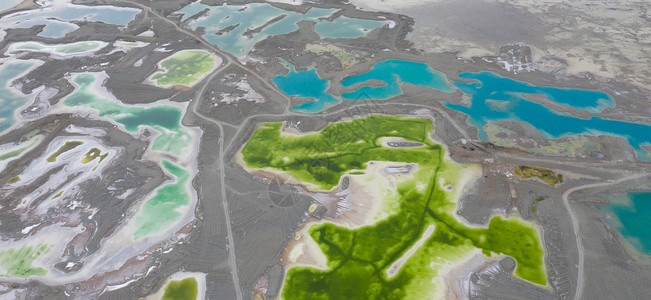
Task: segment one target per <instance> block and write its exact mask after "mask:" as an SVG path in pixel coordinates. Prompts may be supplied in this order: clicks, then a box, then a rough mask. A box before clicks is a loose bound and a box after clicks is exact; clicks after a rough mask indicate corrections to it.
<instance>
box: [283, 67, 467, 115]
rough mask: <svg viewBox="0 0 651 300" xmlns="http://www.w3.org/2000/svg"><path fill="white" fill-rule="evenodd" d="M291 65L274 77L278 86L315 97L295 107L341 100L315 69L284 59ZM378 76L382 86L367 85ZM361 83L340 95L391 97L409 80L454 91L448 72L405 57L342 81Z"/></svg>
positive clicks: (315, 107)
mask: <svg viewBox="0 0 651 300" xmlns="http://www.w3.org/2000/svg"><path fill="white" fill-rule="evenodd" d="M282 61H283V62H284V63H285V64H287V65H288V66H289V68H290V71H289V73H288V74H287V75H279V76H276V77H274V79H273V82H274V83H275V84H276V86H277V87H278V89H280V90H281V91H282V92H283V93H285V94H287V95H289V96H298V97H301V98H312V99H313V100H314V101H311V102H305V103H303V104H300V105H296V106H293V107H292V110H294V111H300V112H307V113H317V112H320V111H323V110H325V109H327V108H328V107H331V106H333V105H335V104H337V103H339V102H340V101H341V100H340V99H339V98H338V97H335V96H333V95H331V94H329V93H327V89H328V87H329V85H330V83H329V81H328V80H326V79H323V78H320V77H319V75H318V74H317V72H316V69H314V68H311V69H308V70H302V71H298V72H297V71H296V70H295V69H294V66H292V65H291V64H289V63H288V62H286V61H285V60H282ZM372 79H374V80H379V81H382V82H383V86H380V87H378V86H369V85H364V82H367V81H369V80H372ZM358 83H362V86H361V87H359V88H358V89H357V90H355V91H353V92H350V93H345V94H343V95H341V98H343V99H346V100H371V99H389V98H391V97H394V96H397V95H400V94H402V89H401V88H400V83H410V84H413V85H418V86H425V87H429V88H432V89H436V90H442V91H445V92H453V91H454V90H455V89H454V87H452V86H450V85H449V83H448V80H447V78H446V77H445V75H444V74H443V73H441V72H439V71H436V70H434V69H432V68H431V67H430V66H429V65H427V64H423V63H416V62H410V61H404V60H385V61H381V62H378V63H377V64H375V65H374V66H373V67H372V68H371V70H369V71H368V72H367V73H364V74H360V75H356V76H351V77H348V78H345V79H344V80H343V81H342V82H341V84H342V85H343V86H351V85H354V84H358Z"/></svg>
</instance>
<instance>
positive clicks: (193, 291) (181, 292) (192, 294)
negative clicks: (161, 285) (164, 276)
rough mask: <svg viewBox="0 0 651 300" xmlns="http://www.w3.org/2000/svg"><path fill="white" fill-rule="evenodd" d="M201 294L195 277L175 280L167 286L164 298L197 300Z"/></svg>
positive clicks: (169, 299)
mask: <svg viewBox="0 0 651 300" xmlns="http://www.w3.org/2000/svg"><path fill="white" fill-rule="evenodd" d="M198 294H199V285H198V284H197V280H196V279H194V278H186V279H183V280H178V281H177V280H175V281H172V282H170V284H169V285H167V287H166V288H165V294H163V298H162V300H196V299H197V295H198Z"/></svg>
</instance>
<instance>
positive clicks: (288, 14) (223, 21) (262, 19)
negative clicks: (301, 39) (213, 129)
mask: <svg viewBox="0 0 651 300" xmlns="http://www.w3.org/2000/svg"><path fill="white" fill-rule="evenodd" d="M204 9H209V10H210V12H209V14H208V15H207V16H206V17H202V18H199V19H198V20H196V21H190V26H191V27H192V29H196V28H197V27H200V26H202V27H205V34H204V35H203V38H204V39H205V40H206V41H208V42H209V43H211V44H213V45H216V46H217V47H219V48H220V49H221V50H223V51H226V52H228V53H231V54H233V55H235V56H236V57H240V58H241V57H244V56H245V55H246V54H247V53H248V52H249V51H251V49H253V46H254V45H255V44H256V43H257V42H259V41H262V40H264V39H265V38H267V37H269V36H274V35H281V34H286V33H290V32H293V31H296V30H298V25H297V24H296V23H297V22H299V21H301V20H306V21H312V22H315V23H316V24H315V26H314V30H315V31H316V33H318V34H319V35H321V36H322V37H324V38H356V37H362V36H365V35H366V34H367V33H368V32H369V31H371V30H373V29H375V28H379V27H382V26H384V22H382V21H376V20H365V19H352V18H346V17H338V18H336V19H334V21H332V22H331V21H326V20H322V19H321V18H326V17H328V16H330V15H331V14H333V13H334V12H336V11H337V10H336V9H323V8H314V7H313V8H311V9H310V10H308V11H307V13H305V14H301V13H297V12H292V11H286V10H282V9H279V8H275V7H273V6H271V5H269V4H266V3H250V4H247V5H222V6H208V5H204V4H201V3H199V1H197V2H193V3H191V4H189V5H186V6H185V7H183V8H182V9H180V10H179V11H177V12H178V13H182V14H183V20H185V19H187V18H189V17H191V16H193V15H196V14H197V13H198V12H201V11H203V10H204ZM283 16H284V17H283ZM276 17H278V18H280V17H282V19H280V20H277V21H276V22H273V23H271V24H269V25H267V26H266V27H264V28H260V26H263V25H265V23H267V22H269V21H270V20H272V19H274V18H276ZM230 26H233V27H232V28H231V30H230V31H226V30H225V29H226V28H229V27H230ZM256 28H260V30H259V32H252V31H250V30H251V29H256ZM220 30H221V32H220ZM247 31H248V33H247Z"/></svg>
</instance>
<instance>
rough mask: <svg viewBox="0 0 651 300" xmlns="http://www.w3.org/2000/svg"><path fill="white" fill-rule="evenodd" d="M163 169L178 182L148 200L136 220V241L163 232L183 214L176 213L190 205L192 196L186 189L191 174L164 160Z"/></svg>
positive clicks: (168, 185) (159, 190)
mask: <svg viewBox="0 0 651 300" xmlns="http://www.w3.org/2000/svg"><path fill="white" fill-rule="evenodd" d="M163 167H164V168H165V170H167V171H168V172H169V173H171V174H172V175H174V176H175V177H176V182H174V183H170V184H167V185H165V186H163V187H161V188H160V189H158V190H157V191H156V194H155V195H154V196H153V197H152V198H150V199H148V200H147V201H146V202H145V203H144V204H143V207H142V209H141V210H140V213H139V214H138V215H137V216H136V218H135V221H134V222H135V225H136V228H137V229H136V232H135V233H134V239H136V240H139V239H141V238H143V237H145V236H147V235H150V234H155V233H158V232H161V231H163V230H165V229H166V228H167V226H168V225H169V224H170V223H172V222H173V221H175V220H177V219H178V218H179V217H180V216H181V214H180V213H179V212H177V211H176V209H178V208H179V207H181V206H185V205H188V204H189V203H190V194H188V190H187V188H186V184H187V181H188V180H189V178H190V174H189V173H188V172H187V171H185V170H184V169H182V168H180V167H179V166H177V165H175V164H173V163H171V162H169V161H167V160H163Z"/></svg>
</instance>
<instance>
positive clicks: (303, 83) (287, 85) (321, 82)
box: [273, 59, 340, 113]
mask: <svg viewBox="0 0 651 300" xmlns="http://www.w3.org/2000/svg"><path fill="white" fill-rule="evenodd" d="M281 60H282V59H281ZM282 61H283V62H284V63H285V64H286V65H287V66H289V73H287V75H279V76H276V77H274V79H273V82H274V84H275V85H276V86H277V87H278V89H280V90H281V91H282V92H283V93H285V94H287V95H289V96H299V97H301V98H312V99H314V100H315V101H311V102H305V103H302V104H299V105H295V106H292V110H294V111H300V112H307V113H315V112H319V111H322V110H325V109H326V108H328V107H330V106H333V105H335V104H337V103H339V102H340V101H339V99H337V98H335V97H333V96H332V95H330V94H329V93H327V92H326V91H327V90H328V86H329V85H330V84H329V81H328V80H326V79H322V78H320V77H319V74H317V73H316V69H314V68H312V69H309V70H304V71H299V72H296V70H295V69H294V66H293V65H292V64H290V63H288V62H287V61H285V60H282Z"/></svg>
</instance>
